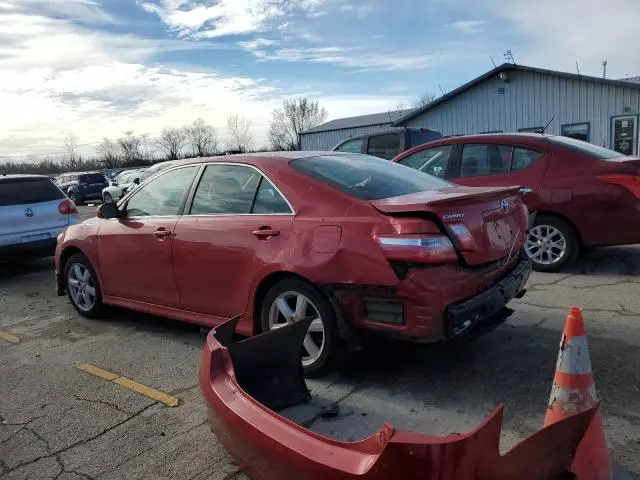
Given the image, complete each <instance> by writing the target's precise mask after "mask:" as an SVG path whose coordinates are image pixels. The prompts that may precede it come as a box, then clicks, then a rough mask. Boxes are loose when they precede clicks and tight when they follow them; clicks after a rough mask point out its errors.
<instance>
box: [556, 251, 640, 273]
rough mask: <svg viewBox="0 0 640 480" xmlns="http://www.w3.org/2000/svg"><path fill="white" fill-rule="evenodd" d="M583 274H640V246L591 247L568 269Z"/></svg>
mask: <svg viewBox="0 0 640 480" xmlns="http://www.w3.org/2000/svg"><path fill="white" fill-rule="evenodd" d="M566 273H574V274H582V275H638V274H640V246H634V245H627V246H618V247H602V248H589V249H586V250H585V251H584V252H583V254H582V255H581V256H580V257H579V258H578V259H577V260H576V261H575V262H574V263H573V264H572V265H570V266H569V268H568V269H567V272H566Z"/></svg>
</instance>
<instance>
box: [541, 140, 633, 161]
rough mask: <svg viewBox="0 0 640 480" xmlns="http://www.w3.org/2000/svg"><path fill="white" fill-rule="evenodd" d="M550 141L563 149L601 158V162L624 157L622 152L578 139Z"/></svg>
mask: <svg viewBox="0 0 640 480" xmlns="http://www.w3.org/2000/svg"><path fill="white" fill-rule="evenodd" d="M549 141H550V142H551V143H555V144H556V145H562V146H563V147H567V148H570V149H571V150H576V151H578V152H580V153H584V154H586V155H588V156H590V157H593V158H599V159H601V160H607V159H610V158H618V157H622V156H624V155H623V154H622V153H620V152H616V151H614V150H609V149H608V148H604V147H599V146H598V145H594V144H593V143H589V142H584V141H582V140H578V139H576V138H571V137H556V136H554V137H549Z"/></svg>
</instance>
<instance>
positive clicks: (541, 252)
mask: <svg viewBox="0 0 640 480" xmlns="http://www.w3.org/2000/svg"><path fill="white" fill-rule="evenodd" d="M393 161H394V162H397V163H400V164H403V165H407V166H410V167H412V168H415V169H417V170H419V171H421V172H426V173H430V174H432V175H436V176H438V177H441V178H444V179H447V180H450V181H452V182H455V183H457V184H459V185H470V186H480V185H482V186H494V187H495V186H507V185H520V186H521V187H522V188H521V190H520V193H521V194H522V195H523V200H524V202H525V203H526V205H527V207H529V210H530V211H532V212H534V211H535V212H536V220H535V223H534V225H533V228H531V230H529V233H528V234H527V241H526V245H525V252H526V254H527V255H528V257H529V258H530V259H531V261H532V262H533V268H535V269H536V270H540V271H543V272H553V271H558V270H561V269H563V268H564V267H566V266H567V265H568V264H569V263H570V262H571V261H572V260H574V259H575V258H576V257H577V255H578V253H579V251H580V248H581V247H583V246H593V247H595V246H605V245H622V244H633V243H640V159H639V158H637V157H628V156H625V155H622V154H621V153H618V152H614V151H613V150H608V149H606V148H602V147H599V146H597V145H593V144H591V143H587V142H583V141H581V140H576V139H574V138H568V137H558V136H552V135H541V134H535V133H513V134H507V133H505V134H488V135H468V136H463V137H455V138H448V139H445V140H438V141H435V142H431V143H427V144H424V145H420V146H419V147H416V148H413V149H411V150H407V151H406V152H403V153H401V154H400V155H398V156H397V157H395V158H394V159H393Z"/></svg>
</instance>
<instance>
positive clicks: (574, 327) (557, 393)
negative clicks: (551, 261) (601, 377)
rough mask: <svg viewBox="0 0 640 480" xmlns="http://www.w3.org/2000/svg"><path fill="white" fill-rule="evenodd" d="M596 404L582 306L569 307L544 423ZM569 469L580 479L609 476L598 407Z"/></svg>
mask: <svg viewBox="0 0 640 480" xmlns="http://www.w3.org/2000/svg"><path fill="white" fill-rule="evenodd" d="M597 404H598V396H597V394H596V386H595V383H594V382H593V375H592V373H591V359H590V358H589V346H588V345H587V335H586V331H585V328H584V320H583V318H582V310H581V309H579V308H575V307H572V308H570V309H569V314H568V315H567V320H566V322H565V325H564V333H563V335H562V341H561V342H560V351H559V353H558V363H557V364H556V375H555V377H554V379H553V388H552V389H551V397H550V398H549V406H548V408H547V414H546V416H545V418H544V425H545V426H547V425H550V424H552V423H555V422H557V421H559V420H561V419H563V418H565V417H567V416H569V415H571V414H574V413H579V412H582V411H584V410H587V409H589V408H593V407H594V406H596V405H597ZM572 469H573V472H574V473H575V474H576V475H577V476H578V478H579V479H580V480H610V479H611V478H612V474H611V465H610V461H609V450H608V448H607V441H606V439H605V436H604V427H603V425H602V416H601V414H600V409H598V411H597V412H596V414H595V416H594V417H593V420H592V421H591V424H590V425H589V428H588V429H587V432H586V433H585V435H584V437H583V438H582V440H581V441H580V444H579V445H578V449H577V450H576V456H575V458H574V460H573V465H572Z"/></svg>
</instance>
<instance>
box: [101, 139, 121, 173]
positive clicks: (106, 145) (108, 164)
mask: <svg viewBox="0 0 640 480" xmlns="http://www.w3.org/2000/svg"><path fill="white" fill-rule="evenodd" d="M98 160H100V162H102V164H103V165H104V167H105V168H114V167H117V166H118V161H119V156H118V145H116V143H115V142H114V141H113V140H110V139H108V138H107V137H104V138H103V139H102V142H100V144H99V145H98Z"/></svg>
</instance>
